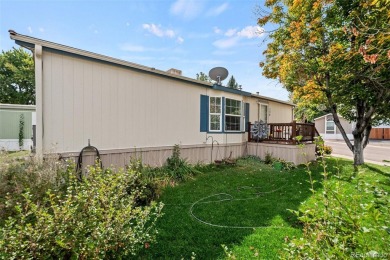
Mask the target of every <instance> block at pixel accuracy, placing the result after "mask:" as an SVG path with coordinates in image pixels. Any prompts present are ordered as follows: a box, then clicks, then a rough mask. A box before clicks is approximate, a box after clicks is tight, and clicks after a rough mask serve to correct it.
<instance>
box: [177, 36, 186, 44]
mask: <svg viewBox="0 0 390 260" xmlns="http://www.w3.org/2000/svg"><path fill="white" fill-rule="evenodd" d="M176 41H177V42H178V43H179V44H182V43H183V42H184V39H183V38H182V37H180V36H179V37H177V39H176Z"/></svg>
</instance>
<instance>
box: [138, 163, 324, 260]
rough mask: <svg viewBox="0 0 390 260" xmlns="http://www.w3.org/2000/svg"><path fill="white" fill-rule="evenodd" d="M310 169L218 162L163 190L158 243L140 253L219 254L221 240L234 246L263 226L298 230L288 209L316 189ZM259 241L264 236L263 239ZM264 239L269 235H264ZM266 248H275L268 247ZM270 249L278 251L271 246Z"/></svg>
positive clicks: (161, 256) (289, 231) (282, 231)
mask: <svg viewBox="0 0 390 260" xmlns="http://www.w3.org/2000/svg"><path fill="white" fill-rule="evenodd" d="M312 168H314V170H313V171H312V178H313V179H314V180H316V181H317V182H316V183H315V184H314V187H313V188H314V190H317V189H320V188H321V187H322V184H321V180H322V178H323V177H322V175H321V173H320V172H319V169H320V166H319V165H318V164H314V165H313V166H312ZM308 180H309V176H308V174H307V172H306V169H305V168H303V167H299V168H297V169H294V170H291V171H284V170H283V171H276V170H274V169H273V168H272V167H270V166H268V165H265V164H263V163H260V162H259V161H256V160H254V159H246V160H242V161H241V160H240V161H239V162H238V164H237V166H234V167H227V168H214V169H213V170H212V171H210V172H207V173H204V174H200V175H199V176H197V178H196V179H194V180H191V181H188V182H186V183H183V184H181V185H179V186H177V187H173V188H171V187H168V188H166V189H165V190H164V193H163V195H162V197H161V201H162V202H164V203H165V204H166V206H165V207H164V210H163V212H164V216H163V217H162V218H161V219H160V220H159V221H158V224H157V228H158V230H159V234H158V236H157V243H151V245H150V247H149V248H148V249H145V250H143V252H142V253H141V254H140V255H139V258H141V259H166V258H171V259H181V258H184V259H190V258H191V256H192V252H194V254H195V255H196V258H198V259H217V258H220V257H223V256H224V251H223V248H222V246H221V245H222V244H224V245H226V246H228V247H230V248H231V247H233V246H234V245H239V244H241V243H242V242H243V241H244V240H245V239H246V238H247V237H250V235H252V234H254V233H256V230H258V229H263V230H264V231H265V233H267V236H270V235H271V234H272V233H274V234H275V232H271V231H269V230H272V229H277V230H278V231H277V232H276V233H277V236H278V238H277V239H276V240H277V241H276V242H275V241H274V242H272V241H271V240H272V238H269V239H268V238H267V239H266V240H269V241H270V242H272V243H276V244H275V245H277V247H280V243H283V239H281V237H285V236H289V235H290V234H296V233H297V230H298V231H299V229H300V225H299V222H298V220H297V217H296V216H295V215H294V214H292V213H291V212H290V211H289V210H288V209H291V210H298V208H299V206H300V205H301V203H302V202H303V201H305V200H306V199H307V198H308V197H310V196H311V195H312V192H311V191H310V188H311V184H310V183H309V182H308ZM259 241H262V240H261V239H259ZM263 242H264V241H263ZM267 250H268V251H269V250H271V249H270V248H267ZM270 252H273V251H272V250H271V251H270Z"/></svg>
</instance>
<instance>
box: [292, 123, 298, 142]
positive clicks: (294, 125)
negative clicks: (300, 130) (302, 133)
mask: <svg viewBox="0 0 390 260" xmlns="http://www.w3.org/2000/svg"><path fill="white" fill-rule="evenodd" d="M291 131H292V135H291V136H292V138H291V139H292V143H293V144H296V143H297V139H296V137H297V121H296V120H293V121H292V130H291Z"/></svg>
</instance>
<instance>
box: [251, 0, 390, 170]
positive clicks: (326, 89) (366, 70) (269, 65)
mask: <svg viewBox="0 0 390 260" xmlns="http://www.w3.org/2000/svg"><path fill="white" fill-rule="evenodd" d="M266 6H267V7H269V8H270V9H271V10H272V11H271V12H268V13H265V12H264V13H262V15H261V17H260V18H259V19H258V23H259V25H261V26H263V25H266V24H269V23H272V24H277V25H278V27H277V28H276V29H275V30H273V31H271V32H270V33H269V37H270V39H271V42H270V43H269V44H268V45H267V49H266V51H265V58H266V60H265V62H262V63H260V66H262V67H263V74H264V75H265V76H266V77H268V78H275V79H278V80H279V81H280V82H281V83H282V84H283V85H284V87H285V88H286V89H287V90H289V91H290V92H292V93H293V96H294V99H295V100H298V106H308V105H310V104H324V105H326V109H329V110H330V112H331V113H332V115H333V118H334V122H335V124H336V125H337V127H338V129H339V130H340V133H341V134H342V136H343V138H344V140H345V142H346V144H347V146H348V147H349V149H350V150H351V151H352V153H353V155H354V164H355V165H361V164H363V163H364V157H363V151H364V148H365V147H366V146H367V144H368V139H369V135H370V131H371V128H372V126H374V125H375V124H379V123H384V122H389V121H390V73H389V70H390V27H389V24H390V15H389V13H388V10H390V1H380V0H305V1H303V0H290V1H283V0H267V1H266ZM339 115H342V116H343V117H344V118H346V119H347V120H349V121H354V122H356V127H355V129H354V130H353V132H352V135H353V137H354V141H353V142H351V141H350V140H349V139H348V137H347V135H346V132H345V130H344V128H343V126H342V125H341V123H340V119H339Z"/></svg>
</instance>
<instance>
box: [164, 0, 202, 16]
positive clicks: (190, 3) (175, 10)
mask: <svg viewBox="0 0 390 260" xmlns="http://www.w3.org/2000/svg"><path fill="white" fill-rule="evenodd" d="M202 9H203V1H200V0H177V1H176V2H174V3H173V4H172V5H171V8H170V11H171V13H172V14H174V15H177V16H181V17H183V18H185V19H193V18H195V17H197V16H198V15H199V14H200V13H201V11H202Z"/></svg>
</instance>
